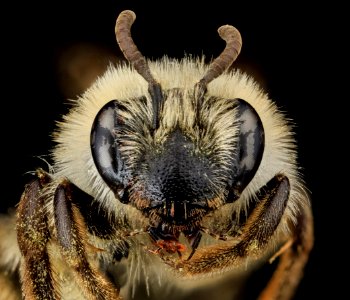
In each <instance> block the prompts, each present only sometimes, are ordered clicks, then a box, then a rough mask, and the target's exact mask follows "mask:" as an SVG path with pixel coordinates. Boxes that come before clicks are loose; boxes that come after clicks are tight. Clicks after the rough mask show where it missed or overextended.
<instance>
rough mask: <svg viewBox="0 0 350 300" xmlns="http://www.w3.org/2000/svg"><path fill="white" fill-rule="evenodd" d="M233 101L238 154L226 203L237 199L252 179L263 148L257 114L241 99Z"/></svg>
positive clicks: (260, 123)
mask: <svg viewBox="0 0 350 300" xmlns="http://www.w3.org/2000/svg"><path fill="white" fill-rule="evenodd" d="M235 100H236V101H237V108H236V109H238V114H237V118H238V123H239V137H238V145H237V146H238V152H237V157H235V159H234V161H235V164H236V169H237V172H236V174H234V176H233V184H232V187H231V191H230V196H229V197H228V202H232V201H233V200H235V199H237V198H238V197H239V196H240V194H241V193H242V191H243V190H244V189H245V187H246V186H247V185H248V184H249V182H250V181H251V180H252V179H253V177H254V175H255V173H256V171H257V170H258V167H259V165H260V162H261V159H262V156H263V152H264V147H265V133H264V128H263V125H262V122H261V119H260V117H259V115H258V113H257V112H256V111H255V109H254V108H253V107H252V106H251V105H250V104H249V103H248V102H246V101H244V100H242V99H235Z"/></svg>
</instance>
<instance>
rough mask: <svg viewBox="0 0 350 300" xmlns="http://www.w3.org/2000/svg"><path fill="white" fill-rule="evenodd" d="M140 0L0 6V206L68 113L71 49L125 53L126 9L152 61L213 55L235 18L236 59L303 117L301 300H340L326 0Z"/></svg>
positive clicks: (14, 195)
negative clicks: (260, 0)
mask: <svg viewBox="0 0 350 300" xmlns="http://www.w3.org/2000/svg"><path fill="white" fill-rule="evenodd" d="M139 2H140V4H136V1H95V2H86V1H74V3H72V1H50V2H49V1H47V2H43V3H45V4H35V3H33V2H32V1H31V2H23V3H16V4H15V5H13V6H12V7H7V8H3V9H2V13H3V15H4V16H3V17H5V15H6V17H7V19H4V18H2V21H1V22H2V43H1V51H2V60H3V61H2V72H1V73H2V75H3V77H2V90H3V94H2V102H1V103H2V117H1V129H2V130H1V132H2V143H1V148H2V173H3V176H2V180H1V182H2V199H1V202H0V210H1V212H6V210H7V208H8V207H13V206H15V205H16V203H18V201H19V198H20V194H21V192H22V191H23V186H24V184H25V183H26V182H27V180H28V178H29V177H28V175H27V174H26V172H28V171H31V170H34V169H35V168H36V167H37V166H39V165H40V166H42V162H41V161H40V160H39V159H38V158H36V156H41V155H46V154H48V149H50V148H51V146H52V142H51V137H50V132H52V130H53V129H54V127H55V120H57V119H59V118H60V116H61V114H63V113H65V112H66V111H67V107H66V106H65V103H66V101H65V93H64V90H63V89H62V86H61V85H60V84H59V80H58V78H59V74H58V70H59V67H58V61H59V58H60V57H61V54H62V53H64V51H65V50H66V49H68V48H69V47H70V46H72V45H75V44H80V43H87V44H89V45H94V46H96V47H98V48H99V49H103V51H107V52H108V53H112V55H119V54H120V53H119V50H118V47H117V44H116V41H115V35H114V26H115V18H116V16H117V15H118V14H119V13H120V12H121V11H122V10H123V9H132V10H134V11H135V13H136V14H137V20H136V22H135V24H134V25H133V28H132V33H133V38H134V40H135V42H136V44H137V45H138V48H139V49H140V50H141V52H142V53H143V54H144V55H145V56H146V57H148V58H152V59H156V58H159V57H161V56H162V55H164V54H167V55H168V56H170V57H178V58H181V57H183V55H184V53H191V54H193V55H201V54H202V53H204V54H205V55H206V57H208V58H211V57H216V56H217V55H218V54H219V53H220V52H221V51H222V50H223V47H224V42H222V41H221V40H220V38H219V37H218V35H217V31H216V30H217V28H218V27H219V26H221V25H224V24H232V25H234V26H236V27H237V28H238V29H239V30H240V32H241V34H242V38H243V49H242V52H241V55H240V56H239V58H238V60H237V66H239V67H241V68H242V69H244V70H246V71H247V72H248V73H251V74H253V75H256V76H258V78H260V79H261V78H262V79H263V80H262V84H263V86H264V87H265V89H266V90H267V92H268V93H269V95H270V97H271V98H272V99H274V100H275V101H276V103H277V104H278V106H279V107H280V108H281V109H282V110H283V111H286V112H287V115H288V116H289V117H290V118H292V119H293V120H294V121H295V123H296V124H297V126H296V128H295V130H296V133H297V140H298V145H299V149H300V156H299V161H300V165H301V166H302V168H303V169H302V170H301V171H302V172H303V173H304V174H305V180H306V182H307V185H308V187H309V189H310V190H311V192H312V205H313V209H314V215H315V236H316V240H315V248H314V250H313V252H312V256H311V259H310V261H309V264H308V266H307V268H306V270H305V278H304V280H303V282H302V284H301V286H300V288H299V290H298V292H297V295H296V297H295V299H317V298H319V297H320V296H322V299H324V298H325V297H326V295H332V297H333V299H336V298H337V296H336V295H337V293H339V292H340V290H341V284H340V281H338V279H337V278H338V276H337V273H335V271H334V270H333V267H332V266H334V265H339V258H340V257H341V256H342V255H343V252H342V251H341V248H342V246H341V245H342V244H341V240H339V239H338V238H337V237H336V233H337V232H339V227H341V224H339V222H338V220H339V218H338V215H339V208H337V207H336V206H335V205H339V203H338V201H339V200H337V199H336V194H335V191H336V190H337V189H338V184H339V180H338V179H337V180H336V181H335V180H334V178H335V177H340V175H339V174H338V173H336V172H335V171H331V170H330V168H331V167H332V165H333V164H335V162H337V163H338V161H339V159H340V157H339V158H338V157H337V155H335V154H333V151H332V150H334V147H335V145H334V143H335V138H334V137H333V134H334V132H335V131H336V130H334V126H336V125H335V123H337V122H339V120H338V119H336V118H334V120H333V119H331V117H332V116H334V114H335V113H334V111H335V110H341V108H339V107H338V106H337V104H336V101H337V99H334V97H331V96H330V92H329V90H330V89H331V88H332V90H334V87H333V86H332V84H331V83H330V80H331V78H333V77H335V76H337V75H336V74H333V73H332V72H331V71H330V68H329V66H330V64H332V63H333V64H334V60H335V57H334V55H333V52H331V51H330V50H331V49H332V48H333V43H336V42H334V38H333V37H332V33H331V31H332V30H331V28H330V25H331V23H332V22H333V21H332V22H330V21H329V16H330V15H331V14H332V12H331V11H330V9H329V7H320V4H318V7H315V6H310V7H305V6H304V5H302V4H297V3H295V2H290V3H289V4H288V3H285V2H278V3H280V4H274V5H267V4H259V5H256V4H253V3H246V4H245V5H243V4H240V5H238V4H236V3H234V2H220V1H214V2H211V3H210V5H208V4H206V3H204V2H190V1H188V2H187V3H186V2H185V3H180V2H173V3H171V2H169V1H163V2H160V3H161V4H156V3H153V2H152V1H139ZM141 2H145V3H147V4H141ZM291 3H293V4H291ZM189 5H191V6H193V7H192V8H189V7H188V6H189ZM335 18H337V16H335ZM101 51H102V50H101ZM336 107H337V109H336ZM337 128H338V127H337ZM336 144H337V143H336ZM339 156H341V154H340V153H339ZM344 168H345V167H344ZM333 180H334V181H333Z"/></svg>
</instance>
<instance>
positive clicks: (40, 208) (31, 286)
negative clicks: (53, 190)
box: [17, 170, 58, 300]
mask: <svg viewBox="0 0 350 300" xmlns="http://www.w3.org/2000/svg"><path fill="white" fill-rule="evenodd" d="M37 176H38V178H37V179H35V180H33V181H32V182H31V183H29V184H27V185H26V186H25V190H24V192H23V194H22V197H21V200H20V203H19V206H18V209H17V240H18V245H19V248H20V250H21V253H22V257H23V262H22V266H21V267H22V278H21V280H22V294H23V298H24V299H27V300H29V299H58V295H57V294H56V292H55V288H54V280H53V277H52V269H51V265H50V259H49V254H48V251H47V243H48V241H49V239H50V232H49V229H48V228H49V227H48V221H47V216H46V213H45V198H44V197H41V195H40V193H41V190H42V188H43V187H44V186H45V185H46V183H47V182H49V181H50V180H51V179H50V176H49V175H48V174H47V173H45V172H44V171H43V170H38V171H37Z"/></svg>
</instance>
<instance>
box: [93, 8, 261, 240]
mask: <svg viewBox="0 0 350 300" xmlns="http://www.w3.org/2000/svg"><path fill="white" fill-rule="evenodd" d="M134 20H135V14H134V13H133V12H131V11H124V12H122V13H121V14H120V15H119V17H118V19H117V25H116V36H117V41H118V44H119V46H120V48H121V50H122V51H123V53H124V55H125V57H126V58H127V59H128V60H129V62H130V63H131V64H132V65H133V67H134V68H135V69H136V71H137V72H138V73H139V74H140V75H142V77H143V78H144V79H145V80H146V81H147V83H148V92H149V95H145V96H143V97H140V98H138V99H132V101H134V102H135V103H138V105H136V106H137V107H139V109H137V110H135V105H133V108H132V109H130V107H129V106H128V103H130V101H119V100H118V99H116V100H113V101H110V102H108V103H107V104H106V105H105V106H104V107H102V109H101V110H100V111H99V113H98V114H97V116H96V118H95V121H94V124H93V127H92V132H91V149H92V156H93V158H94V162H95V165H96V167H97V169H98V171H99V173H100V175H101V176H102V178H103V179H104V181H105V182H106V183H107V185H108V186H109V187H110V188H111V189H112V191H113V192H114V193H115V195H116V197H117V198H118V199H119V200H120V201H121V202H123V203H125V204H130V205H133V206H134V207H136V208H137V209H139V210H140V211H141V212H142V213H143V214H144V215H145V216H147V217H148V218H149V220H150V226H151V227H153V228H160V227H161V228H162V229H161V231H162V232H169V233H170V232H184V233H185V234H186V233H187V234H191V233H192V232H194V231H196V230H197V229H198V228H199V226H200V225H199V223H200V221H201V219H202V218H203V216H204V215H206V214H207V213H208V212H210V211H212V210H215V209H217V208H218V207H220V206H222V205H224V204H225V203H229V202H233V201H235V200H236V199H237V198H239V196H240V194H241V192H242V191H243V189H244V188H245V187H246V186H247V185H248V183H249V182H250V181H251V179H252V178H253V176H254V175H255V172H256V170H257V168H258V166H259V164H260V161H261V158H262V153H263V149H264V130H263V127H262V123H261V120H260V118H259V116H258V114H257V113H256V111H255V110H254V109H253V107H251V106H250V105H249V104H248V103H247V102H245V101H244V100H242V99H222V98H220V97H215V96H212V95H208V94H207V85H208V83H209V82H211V81H212V80H213V79H215V78H216V77H218V76H220V74H222V73H223V72H224V71H225V70H226V69H227V68H228V67H229V66H230V65H231V64H232V63H233V61H234V60H235V59H236V58H237V56H238V54H239V52H240V50H241V44H242V41H241V37H240V34H239V32H238V31H237V29H235V28H234V27H232V26H229V25H225V26H222V27H220V28H219V30H218V31H219V34H220V36H221V37H222V38H223V39H224V40H225V41H226V48H225V49H224V51H223V52H222V53H221V55H220V56H219V57H218V58H216V59H215V60H214V61H213V62H212V63H211V65H210V66H209V69H208V71H207V72H206V74H204V76H203V77H202V79H200V80H199V81H198V82H197V84H195V85H194V87H193V88H192V89H189V90H182V89H171V90H165V91H164V90H162V88H161V86H160V84H159V83H158V82H157V81H156V80H155V79H154V78H153V76H152V74H151V71H150V69H149V67H148V64H147V61H146V60H145V58H144V57H143V56H142V54H141V53H140V52H139V51H138V49H137V47H136V46H135V44H134V43H133V41H132V38H131V34H130V28H131V25H132V23H133V22H134ZM149 103H150V105H149ZM179 105H180V106H181V107H182V108H183V107H186V108H188V110H189V111H186V110H184V109H179V107H178V106H179ZM147 106H150V107H151V111H152V114H151V116H148V117H146V116H145V115H147V113H146V111H147V109H146V108H145V107H147ZM213 109H215V110H216V111H217V113H216V114H215V116H216V117H215V118H208V116H211V110H213ZM190 112H192V113H190ZM174 115H176V116H175V117H173V116H174ZM189 115H190V117H188V116H189ZM169 119H171V120H172V121H169ZM188 119H190V121H189V120H188Z"/></svg>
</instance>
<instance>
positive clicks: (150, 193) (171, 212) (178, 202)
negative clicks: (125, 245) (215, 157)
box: [130, 129, 227, 232]
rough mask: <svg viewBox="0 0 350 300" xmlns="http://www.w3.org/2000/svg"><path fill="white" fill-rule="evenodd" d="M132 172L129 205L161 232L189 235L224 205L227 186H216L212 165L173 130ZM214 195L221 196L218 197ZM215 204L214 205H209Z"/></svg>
mask: <svg viewBox="0 0 350 300" xmlns="http://www.w3.org/2000/svg"><path fill="white" fill-rule="evenodd" d="M139 164H140V165H139V166H138V167H137V168H136V170H140V171H139V172H138V173H137V174H136V178H137V180H138V184H137V185H136V186H137V189H135V188H134V189H132V190H131V194H130V196H131V197H130V199H131V204H133V205H134V206H135V207H136V208H138V209H139V210H141V211H142V212H143V213H144V214H145V215H146V216H147V217H149V219H150V225H151V226H152V227H156V228H158V227H162V228H163V229H162V230H163V231H174V232H176V231H191V230H192V228H193V227H198V225H197V223H198V222H199V221H200V220H201V218H202V217H203V216H204V215H205V214H206V213H208V212H209V211H211V210H213V209H215V208H216V207H218V206H219V205H218V202H220V204H223V203H224V197H225V194H226V191H225V187H226V186H227V182H226V183H225V182H218V181H217V178H216V176H215V171H216V172H217V171H219V170H214V169H215V168H216V167H215V165H214V163H213V162H211V161H210V159H209V158H208V157H207V156H206V155H205V154H203V153H198V151H197V150H196V147H195V145H194V144H193V142H192V141H191V140H190V139H189V138H188V137H186V136H185V135H184V134H183V133H182V132H181V131H180V130H179V129H176V130H174V131H173V132H172V133H171V134H170V135H169V136H168V139H167V141H166V142H165V143H164V145H162V147H161V149H159V150H158V151H155V153H145V155H144V157H143V160H142V161H141V162H140V163H139ZM218 191H220V192H221V194H220V195H219V194H218ZM214 200H216V202H215V204H214V203H213V201H214Z"/></svg>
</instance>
